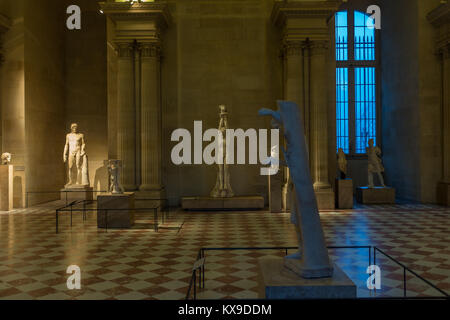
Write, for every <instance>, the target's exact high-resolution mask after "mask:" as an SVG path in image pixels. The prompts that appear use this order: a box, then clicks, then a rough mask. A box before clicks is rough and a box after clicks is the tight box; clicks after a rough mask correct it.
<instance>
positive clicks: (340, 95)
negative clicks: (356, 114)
mask: <svg viewBox="0 0 450 320" xmlns="http://www.w3.org/2000/svg"><path fill="white" fill-rule="evenodd" d="M348 120H349V116H348V68H336V138H337V143H336V151H337V150H339V148H342V149H343V150H344V152H345V153H348V152H349V132H348V130H349V129H348V128H349V127H348Z"/></svg>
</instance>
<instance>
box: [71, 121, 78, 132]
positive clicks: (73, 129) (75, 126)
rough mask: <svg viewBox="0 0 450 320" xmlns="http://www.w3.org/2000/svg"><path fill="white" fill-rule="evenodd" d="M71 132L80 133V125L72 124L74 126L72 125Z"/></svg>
mask: <svg viewBox="0 0 450 320" xmlns="http://www.w3.org/2000/svg"><path fill="white" fill-rule="evenodd" d="M70 131H71V132H72V133H77V131H78V124H76V123H72V124H71V125H70Z"/></svg>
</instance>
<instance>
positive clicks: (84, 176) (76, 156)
mask: <svg viewBox="0 0 450 320" xmlns="http://www.w3.org/2000/svg"><path fill="white" fill-rule="evenodd" d="M70 130H71V132H70V133H68V134H67V135H66V144H65V146H64V154H63V159H64V163H67V165H68V170H67V172H68V173H67V176H68V182H67V184H66V188H67V187H70V186H73V185H78V186H89V170H88V157H87V154H86V150H85V149H86V144H85V142H84V135H83V134H82V133H79V132H78V125H77V124H76V123H73V124H72V125H71V126H70Z"/></svg>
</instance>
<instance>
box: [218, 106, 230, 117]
mask: <svg viewBox="0 0 450 320" xmlns="http://www.w3.org/2000/svg"><path fill="white" fill-rule="evenodd" d="M219 110H220V116H224V115H227V114H228V112H227V107H226V106H225V105H223V104H221V105H220V106H219Z"/></svg>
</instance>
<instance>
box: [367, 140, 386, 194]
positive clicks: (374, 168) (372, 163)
mask: <svg viewBox="0 0 450 320" xmlns="http://www.w3.org/2000/svg"><path fill="white" fill-rule="evenodd" d="M373 144H374V141H373V139H369V146H368V147H367V148H366V151H367V158H368V182H369V183H368V187H369V188H373V187H374V184H373V174H374V173H376V174H377V175H378V178H379V179H380V184H381V186H383V187H385V186H386V185H385V184H384V179H383V175H382V172H384V167H383V164H382V161H381V150H380V148H379V147H377V146H374V145H373Z"/></svg>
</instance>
